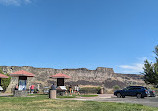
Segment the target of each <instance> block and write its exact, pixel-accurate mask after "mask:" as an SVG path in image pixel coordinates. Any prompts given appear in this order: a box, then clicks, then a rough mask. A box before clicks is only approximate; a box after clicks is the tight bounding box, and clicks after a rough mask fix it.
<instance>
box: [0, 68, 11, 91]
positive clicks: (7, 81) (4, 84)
mask: <svg viewBox="0 0 158 111" xmlns="http://www.w3.org/2000/svg"><path fill="white" fill-rule="evenodd" d="M0 73H1V74H4V73H3V71H2V69H0ZM4 75H7V76H8V77H9V78H2V79H1V85H2V87H3V90H4V91H5V90H6V89H7V87H8V85H9V84H10V80H11V77H10V76H9V75H8V74H4Z"/></svg>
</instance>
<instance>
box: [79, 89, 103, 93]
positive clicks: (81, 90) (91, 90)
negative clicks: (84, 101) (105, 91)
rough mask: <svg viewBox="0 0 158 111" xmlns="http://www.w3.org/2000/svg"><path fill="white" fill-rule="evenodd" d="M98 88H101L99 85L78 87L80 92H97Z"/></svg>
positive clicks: (98, 91)
mask: <svg viewBox="0 0 158 111" xmlns="http://www.w3.org/2000/svg"><path fill="white" fill-rule="evenodd" d="M100 90H101V87H83V88H80V93H85V94H99V93H100Z"/></svg>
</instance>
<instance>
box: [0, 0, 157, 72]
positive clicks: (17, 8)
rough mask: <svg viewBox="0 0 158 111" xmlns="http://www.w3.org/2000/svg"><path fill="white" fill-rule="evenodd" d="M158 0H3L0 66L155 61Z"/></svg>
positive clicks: (131, 67) (128, 68)
mask: <svg viewBox="0 0 158 111" xmlns="http://www.w3.org/2000/svg"><path fill="white" fill-rule="evenodd" d="M157 6H158V1H157V0H152V1H149V0H0V48H1V54H0V65H5V66H34V67H48V68H57V69H61V68H82V67H85V68H88V69H95V68H96V67H110V68H114V71H115V72H117V73H119V72H120V73H139V72H141V71H142V66H143V61H144V60H145V59H148V60H150V61H154V56H155V55H154V54H153V52H152V51H153V50H154V47H155V46H156V45H157V40H158V31H157V30H158V7H157Z"/></svg>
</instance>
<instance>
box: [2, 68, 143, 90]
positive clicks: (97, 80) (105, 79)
mask: <svg viewBox="0 0 158 111" xmlns="http://www.w3.org/2000/svg"><path fill="white" fill-rule="evenodd" d="M0 68H1V69H2V70H3V72H4V73H8V74H10V73H12V72H15V71H19V70H25V71H28V72H30V73H33V74H35V77H33V78H28V82H27V83H28V85H27V86H29V85H32V84H34V85H36V87H37V84H39V86H40V89H42V88H43V87H45V86H50V85H51V84H52V83H56V79H52V78H49V77H50V76H51V75H55V74H57V73H63V74H66V75H69V76H71V77H72V78H71V79H66V80H65V84H66V85H70V84H71V85H77V84H78V85H93V86H103V87H105V88H112V87H113V86H114V85H119V86H120V87H125V86H127V85H142V84H144V82H143V81H142V79H141V78H142V76H141V75H136V74H117V73H114V71H113V69H112V68H104V67H98V68H97V69H96V70H88V69H86V68H78V69H53V68H35V67H30V66H22V67H19V66H0ZM16 83H17V78H16V77H13V78H12V79H11V83H10V85H9V87H8V89H7V91H8V92H9V91H10V90H11V88H12V87H14V86H15V85H16Z"/></svg>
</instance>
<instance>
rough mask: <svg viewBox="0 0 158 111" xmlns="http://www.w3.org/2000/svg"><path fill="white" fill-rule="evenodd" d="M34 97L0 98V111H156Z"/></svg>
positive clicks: (154, 109)
mask: <svg viewBox="0 0 158 111" xmlns="http://www.w3.org/2000/svg"><path fill="white" fill-rule="evenodd" d="M35 96H36V97H19V98H16V97H0V110H1V111H72V110H74V111H158V108H153V107H148V106H143V105H139V104H124V103H112V102H94V101H76V100H60V99H57V100H51V99H48V96H47V95H35Z"/></svg>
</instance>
